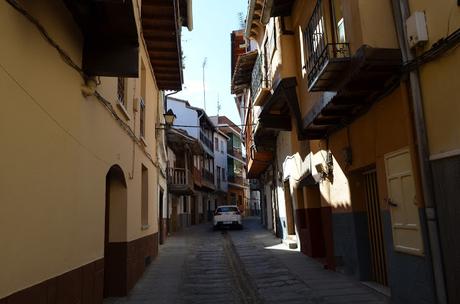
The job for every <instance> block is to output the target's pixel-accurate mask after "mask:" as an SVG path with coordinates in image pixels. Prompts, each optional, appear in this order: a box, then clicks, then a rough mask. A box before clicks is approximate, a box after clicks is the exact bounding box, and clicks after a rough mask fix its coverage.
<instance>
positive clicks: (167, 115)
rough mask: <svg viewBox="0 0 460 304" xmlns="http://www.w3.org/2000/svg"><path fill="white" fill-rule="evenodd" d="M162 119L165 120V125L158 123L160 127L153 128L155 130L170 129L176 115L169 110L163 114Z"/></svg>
mask: <svg viewBox="0 0 460 304" xmlns="http://www.w3.org/2000/svg"><path fill="white" fill-rule="evenodd" d="M163 117H164V118H165V123H160V126H161V127H159V128H155V129H169V128H171V127H172V125H173V124H174V120H175V119H176V117H177V116H176V114H174V112H173V111H172V110H171V109H169V110H168V111H167V112H166V113H164V114H163Z"/></svg>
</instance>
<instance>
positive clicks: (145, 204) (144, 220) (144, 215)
mask: <svg viewBox="0 0 460 304" xmlns="http://www.w3.org/2000/svg"><path fill="white" fill-rule="evenodd" d="M148 187H149V174H148V170H147V168H146V167H145V166H144V165H142V184H141V204H142V206H141V225H142V228H146V227H147V226H148V224H149V195H148V194H149V190H148Z"/></svg>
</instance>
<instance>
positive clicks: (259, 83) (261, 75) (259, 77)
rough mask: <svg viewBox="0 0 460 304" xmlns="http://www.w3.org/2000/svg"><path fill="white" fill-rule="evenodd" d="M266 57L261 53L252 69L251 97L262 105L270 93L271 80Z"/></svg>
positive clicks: (257, 103)
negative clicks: (265, 65) (267, 71)
mask: <svg viewBox="0 0 460 304" xmlns="http://www.w3.org/2000/svg"><path fill="white" fill-rule="evenodd" d="M263 63H264V57H263V55H262V54H259V56H258V57H257V60H256V63H255V65H254V69H253V70H252V80H251V98H252V102H253V103H254V105H255V106H260V105H262V104H263V102H264V101H265V100H266V98H267V96H268V95H269V94H270V80H269V77H268V76H267V73H266V70H267V69H266V68H264V64H263Z"/></svg>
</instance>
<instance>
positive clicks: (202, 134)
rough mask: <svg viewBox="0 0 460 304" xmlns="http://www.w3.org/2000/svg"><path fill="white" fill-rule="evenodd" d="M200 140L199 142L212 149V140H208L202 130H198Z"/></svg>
mask: <svg viewBox="0 0 460 304" xmlns="http://www.w3.org/2000/svg"><path fill="white" fill-rule="evenodd" d="M200 140H201V142H202V143H203V144H204V145H205V146H206V147H208V149H209V150H211V151H213V147H212V140H210V139H209V138H208V137H207V136H206V135H205V134H204V132H203V131H200Z"/></svg>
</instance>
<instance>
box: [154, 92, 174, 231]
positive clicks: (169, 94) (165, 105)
mask: <svg viewBox="0 0 460 304" xmlns="http://www.w3.org/2000/svg"><path fill="white" fill-rule="evenodd" d="M177 93H179V91H173V92H171V93H168V94H164V98H163V107H164V109H163V110H164V111H168V97H169V96H171V95H174V94H177ZM158 114H159V113H158ZM163 140H164V141H163V148H164V150H165V155H166V159H167V158H168V150H167V145H168V142H167V140H166V138H164V139H163ZM160 171H161V169H160V166H158V179H160ZM166 184H168V172H166ZM164 192H165V193H164V194H163V195H164V196H165V197H166V204H163V208H164V205H166V220H167V221H168V222H167V224H166V230H167V231H166V235H169V233H170V230H171V226H170V223H169V222H170V220H171V219H170V216H171V215H170V214H169V200H170V198H171V197H170V195H169V191H168V186H166V189H165V190H164ZM163 200H164V198H163ZM162 213H163V210H161V214H162ZM160 220H161V219H160Z"/></svg>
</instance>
